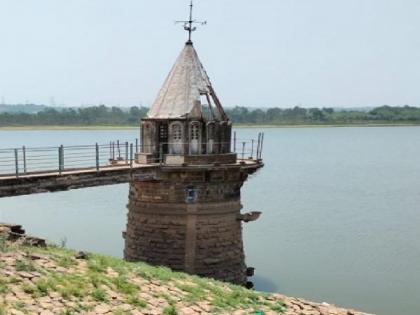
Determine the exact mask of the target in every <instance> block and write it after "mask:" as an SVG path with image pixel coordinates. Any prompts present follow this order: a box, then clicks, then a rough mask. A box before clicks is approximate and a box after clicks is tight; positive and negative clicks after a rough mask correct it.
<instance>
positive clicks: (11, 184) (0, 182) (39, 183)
mask: <svg viewBox="0 0 420 315" xmlns="http://www.w3.org/2000/svg"><path fill="white" fill-rule="evenodd" d="M238 166H240V167H241V168H243V169H245V170H247V172H249V173H252V172H253V171H254V170H256V169H258V168H260V167H262V166H263V164H262V163H261V162H259V161H257V160H253V159H246V160H240V159H238V160H237V163H236V164H222V165H188V166H181V165H167V164H159V163H155V164H138V163H135V162H132V163H131V164H127V163H126V162H125V161H120V162H118V163H117V164H114V165H107V166H102V167H100V168H99V170H98V169H97V168H96V167H92V168H81V169H67V170H64V171H61V172H59V171H57V170H52V171H43V172H33V173H28V174H22V175H19V176H16V175H15V176H12V175H0V198H2V197H12V196H19V195H28V194H36V193H43V192H56V191H65V190H71V189H79V188H85V187H94V186H104V185H114V184H121V183H127V182H129V181H130V179H131V176H132V174H138V173H141V172H144V171H146V170H147V169H150V168H156V167H160V168H163V169H168V170H169V169H175V168H182V169H184V170H190V171H194V170H199V169H203V167H205V168H206V169H226V168H230V167H238Z"/></svg>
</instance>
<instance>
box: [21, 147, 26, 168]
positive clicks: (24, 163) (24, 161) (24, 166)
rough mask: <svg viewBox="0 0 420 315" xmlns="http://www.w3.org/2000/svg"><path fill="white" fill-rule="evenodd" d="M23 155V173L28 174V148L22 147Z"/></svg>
mask: <svg viewBox="0 0 420 315" xmlns="http://www.w3.org/2000/svg"><path fill="white" fill-rule="evenodd" d="M22 153H23V173H24V174H26V147H25V146H23V147H22Z"/></svg>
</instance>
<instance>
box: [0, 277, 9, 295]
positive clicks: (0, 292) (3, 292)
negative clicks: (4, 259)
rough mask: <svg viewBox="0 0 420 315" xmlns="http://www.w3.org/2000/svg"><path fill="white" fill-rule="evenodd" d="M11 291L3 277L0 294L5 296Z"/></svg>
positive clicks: (0, 283)
mask: <svg viewBox="0 0 420 315" xmlns="http://www.w3.org/2000/svg"><path fill="white" fill-rule="evenodd" d="M8 291H9V287H8V286H7V280H6V279H5V278H3V277H0V294H5V293H7V292H8Z"/></svg>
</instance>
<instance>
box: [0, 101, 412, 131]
mask: <svg viewBox="0 0 420 315" xmlns="http://www.w3.org/2000/svg"><path fill="white" fill-rule="evenodd" d="M147 110H148V109H147V108H146V107H131V108H128V109H122V108H120V107H106V106H104V105H101V106H92V107H83V108H64V109H61V108H60V109H58V108H47V109H45V110H43V111H40V112H37V113H0V127H1V126H56V125H63V126H136V125H137V124H138V122H139V120H140V118H142V117H144V116H145V115H146V113H147ZM226 114H227V115H228V116H229V117H230V118H231V120H232V121H233V122H234V123H236V124H250V125H252V124H260V125H351V124H375V123H377V124H380V123H384V124H386V123H388V124H393V123H394V124H404V123H406V124H420V108H418V107H412V106H404V107H392V106H381V107H377V108H374V109H372V110H335V109H333V108H302V107H294V108H286V109H283V108H277V107H276V108H269V109H249V108H246V107H240V106H237V107H234V108H228V109H226Z"/></svg>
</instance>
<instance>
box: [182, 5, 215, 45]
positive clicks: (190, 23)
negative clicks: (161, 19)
mask: <svg viewBox="0 0 420 315" xmlns="http://www.w3.org/2000/svg"><path fill="white" fill-rule="evenodd" d="M193 7H194V5H193V1H192V0H191V3H190V19H189V20H188V21H176V22H175V24H179V23H182V24H184V30H186V31H187V32H188V42H187V43H188V44H191V43H192V41H191V34H192V32H194V31H196V30H197V27H195V26H193V25H194V24H200V25H206V24H207V21H197V20H193Z"/></svg>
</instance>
